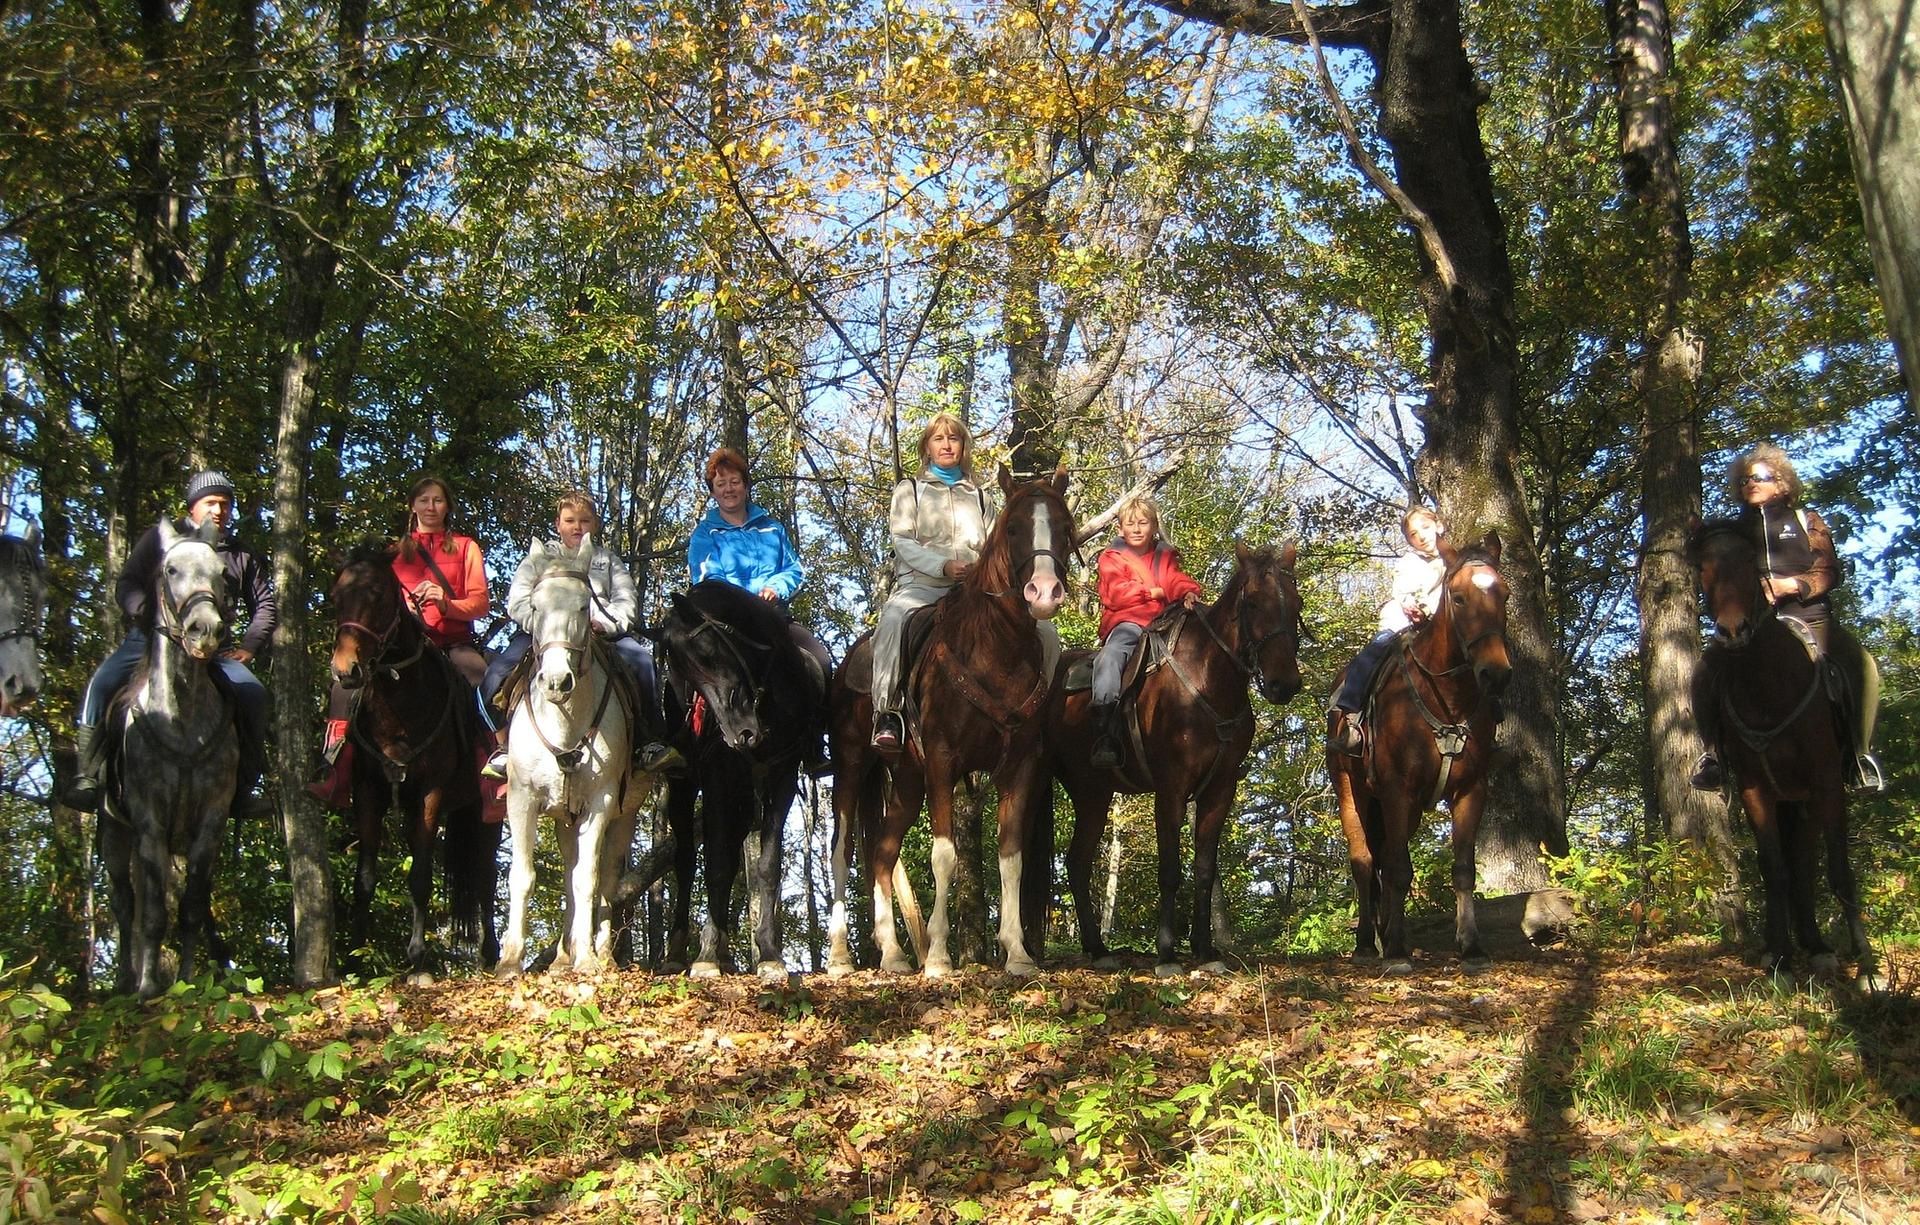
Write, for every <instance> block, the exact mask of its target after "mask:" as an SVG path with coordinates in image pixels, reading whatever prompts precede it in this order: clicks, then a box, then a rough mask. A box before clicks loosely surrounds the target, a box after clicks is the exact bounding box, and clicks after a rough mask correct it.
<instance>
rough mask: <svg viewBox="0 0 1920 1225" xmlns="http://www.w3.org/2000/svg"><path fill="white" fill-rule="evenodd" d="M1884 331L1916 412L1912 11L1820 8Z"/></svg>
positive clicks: (1916, 109)
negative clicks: (1883, 314) (1883, 310)
mask: <svg viewBox="0 0 1920 1225" xmlns="http://www.w3.org/2000/svg"><path fill="white" fill-rule="evenodd" d="M1820 9H1821V12H1822V13H1823V14H1824V15H1825V17H1826V28H1827V52H1828V55H1829V56H1830V57H1831V58H1832V61H1833V74H1834V79H1835V84H1836V85H1837V86H1838V89H1839V93H1840V102H1841V105H1842V106H1843V107H1844V108H1845V110H1846V115H1847V143H1848V145H1849V146H1850V147H1851V149H1852V152H1853V174H1854V179H1855V181H1856V182H1857V183H1858V184H1859V187H1860V208H1861V212H1862V213H1864V214H1865V217H1866V223H1867V244H1868V246H1869V248H1870V249H1871V250H1872V252H1873V269H1874V274H1875V277H1876V279H1878V281H1879V282H1880V301H1881V304H1882V305H1883V306H1885V308H1886V312H1887V327H1888V329H1889V330H1890V331H1891V332H1892V333H1893V344H1894V348H1895V349H1896V350H1898V352H1899V355H1900V370H1901V373H1902V374H1903V375H1905V377H1906V381H1907V411H1908V412H1909V413H1920V5H1917V4H1916V3H1915V0H1821V3H1820Z"/></svg>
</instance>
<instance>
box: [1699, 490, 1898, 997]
mask: <svg viewBox="0 0 1920 1225" xmlns="http://www.w3.org/2000/svg"><path fill="white" fill-rule="evenodd" d="M1687 559H1688V560H1689V561H1690V562H1692V563H1693V565H1694V567H1695V568H1696V569H1697V570H1698V571H1699V579H1700V583H1699V585H1700V591H1701V593H1702V594H1703V595H1704V596H1705V598H1706V607H1707V614H1708V615H1709V616H1710V617H1712V618H1713V625H1714V630H1713V642H1712V643H1711V644H1709V645H1708V647H1707V649H1706V652H1705V654H1704V655H1703V656H1702V657H1701V660H1700V670H1699V672H1698V673H1697V674H1696V679H1695V684H1694V709H1695V710H1696V711H1700V712H1701V713H1702V714H1704V715H1706V716H1707V717H1706V718H1705V719H1703V720H1702V722H1703V723H1705V724H1710V725H1717V733H1716V735H1715V739H1717V740H1718V741H1719V743H1718V745H1717V747H1718V749H1719V752H1720V760H1721V761H1722V762H1723V763H1725V765H1726V767H1727V769H1728V771H1729V773H1730V774H1731V776H1732V777H1733V778H1734V780H1735V783H1736V786H1737V788H1738V790H1739V793H1740V806H1741V807H1742V808H1744V809H1746V812H1747V822H1748V824H1750V825H1752V826H1753V840H1754V843H1755V845H1756V846H1757V847H1758V848H1759V852H1760V875H1761V878H1762V880H1763V881H1764V882H1765V885H1766V893H1767V948H1766V961H1767V969H1768V971H1769V972H1771V973H1774V974H1780V973H1783V972H1784V971H1785V970H1786V968H1787V964H1788V962H1789V960H1790V959H1791V957H1792V955H1793V943H1792V938H1791V936H1790V935H1789V933H1788V919H1789V915H1791V918H1792V924H1793V927H1794V928H1795V929H1796V930H1797V932H1798V935H1799V938H1800V947H1801V948H1803V949H1805V950H1806V952H1807V956H1808V958H1809V960H1810V961H1811V962H1812V964H1813V969H1814V970H1815V971H1816V972H1819V973H1832V972H1833V971H1834V970H1835V969H1837V968H1838V959H1837V958H1835V956H1834V954H1833V951H1832V950H1831V949H1830V948H1828V947H1827V942H1826V941H1825V940H1824V939H1822V938H1821V935H1820V927H1819V924H1818V922H1817V921H1816V918H1815V914H1814V902H1813V885H1814V876H1815V873H1816V872H1817V871H1818V869H1817V866H1816V865H1817V864H1818V862H1819V858H1820V850H1821V844H1822V843H1824V844H1825V849H1826V857H1827V883H1828V885H1829V886H1830V887H1831V888H1832V889H1833V894H1834V897H1836V898H1837V899H1839V902H1840V911H1841V914H1842V916H1843V917H1844V919H1845V921H1846V925H1847V935H1848V937H1849V938H1850V939H1851V940H1852V942H1853V952H1854V955H1855V956H1856V957H1858V958H1859V962H1860V974H1861V978H1862V980H1863V981H1865V982H1866V983H1867V984H1868V985H1871V984H1872V982H1873V979H1874V975H1875V971H1876V968H1877V967H1876V963H1875V959H1874V955H1873V950H1872V948H1871V947H1870V946H1869V945H1868V943H1867V931H1866V927H1865V925H1864V924H1862V922H1861V920H1860V896H1859V891H1858V887H1857V885H1856V883H1855V880H1854V875H1853V866H1852V864H1851V863H1850V862H1849V860H1848V858H1847V796H1846V781H1847V772H1848V769H1849V759H1848V749H1847V745H1846V742H1845V740H1844V739H1843V737H1842V735H1841V732H1840V727H1839V724H1838V723H1837V722H1836V718H1837V716H1836V713H1835V711H1834V707H1833V705H1832V703H1831V701H1830V700H1829V694H1830V693H1831V692H1832V689H1831V685H1832V678H1831V677H1830V675H1829V673H1830V672H1831V670H1832V665H1831V664H1830V663H1829V662H1828V661H1827V660H1826V659H1824V658H1823V659H1820V660H1818V661H1816V660H1815V659H1814V658H1813V655H1812V652H1811V651H1810V650H1809V649H1808V647H1807V645H1806V644H1805V643H1804V642H1803V641H1802V640H1801V638H1800V636H1799V635H1798V634H1796V633H1795V632H1794V630H1793V628H1792V627H1791V626H1789V625H1788V623H1787V619H1785V618H1782V617H1780V616H1777V615H1775V612H1774V607H1773V604H1772V603H1771V602H1770V601H1769V600H1768V599H1767V598H1766V594H1765V592H1764V590H1763V589H1762V586H1761V570H1760V542H1759V540H1758V539H1757V538H1756V537H1755V535H1754V533H1753V532H1752V531H1750V530H1749V529H1748V528H1747V527H1745V526H1743V525H1742V522H1741V521H1740V520H1737V519H1718V520H1715V521H1713V522H1710V523H1698V522H1696V523H1695V524H1694V528H1693V531H1692V533H1691V534H1690V536H1689V538H1688V540H1687Z"/></svg>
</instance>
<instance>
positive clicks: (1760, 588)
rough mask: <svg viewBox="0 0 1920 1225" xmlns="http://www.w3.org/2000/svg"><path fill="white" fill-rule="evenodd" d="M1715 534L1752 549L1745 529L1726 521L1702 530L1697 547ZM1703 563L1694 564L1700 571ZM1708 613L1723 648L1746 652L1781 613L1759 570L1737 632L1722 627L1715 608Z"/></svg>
mask: <svg viewBox="0 0 1920 1225" xmlns="http://www.w3.org/2000/svg"><path fill="white" fill-rule="evenodd" d="M1715 536H1732V537H1733V538H1735V539H1736V540H1738V541H1739V542H1740V543H1742V544H1744V545H1747V546H1748V547H1749V548H1751V547H1752V543H1753V542H1752V541H1750V540H1748V539H1747V535H1746V533H1745V532H1744V531H1743V530H1742V529H1740V528H1739V527H1737V526H1734V525H1732V524H1725V525H1721V526H1715V527H1709V528H1708V529H1707V530H1706V531H1704V532H1702V533H1701V535H1700V539H1699V540H1698V541H1697V542H1696V543H1695V547H1700V546H1704V545H1705V544H1706V542H1707V541H1709V540H1711V539H1713V538H1714V537H1715ZM1700 566H1701V563H1700V562H1695V563H1694V567H1693V568H1694V571H1695V573H1696V574H1697V573H1698V572H1699V570H1700ZM1755 569H1756V571H1757V570H1758V567H1755ZM1705 594H1706V592H1705V591H1704V590H1702V591H1701V595H1702V596H1705ZM1707 615H1708V616H1709V617H1712V619H1713V637H1714V640H1715V642H1716V643H1718V644H1719V646H1720V648H1721V649H1722V650H1726V651H1744V650H1745V649H1747V648H1748V647H1750V646H1752V645H1753V639H1754V636H1755V635H1757V634H1758V633H1759V632H1760V627H1761V626H1762V625H1764V624H1766V623H1767V622H1768V621H1770V620H1772V619H1773V618H1774V617H1776V616H1778V615H1779V610H1778V609H1776V608H1775V607H1774V606H1773V601H1772V600H1769V599H1768V598H1767V592H1766V587H1765V584H1764V583H1763V582H1762V581H1761V579H1760V576H1759V575H1758V574H1757V573H1756V574H1755V576H1754V582H1753V587H1752V589H1751V590H1750V591H1749V592H1748V594H1747V615H1746V617H1745V619H1744V620H1742V622H1741V624H1740V629H1739V631H1738V632H1737V633H1732V634H1729V633H1728V632H1727V631H1726V630H1725V629H1724V628H1722V626H1721V625H1720V619H1719V618H1718V617H1713V610H1712V609H1708V610H1707Z"/></svg>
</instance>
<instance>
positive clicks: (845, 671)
mask: <svg viewBox="0 0 1920 1225" xmlns="http://www.w3.org/2000/svg"><path fill="white" fill-rule="evenodd" d="M941 598H942V599H944V598H945V597H944V596H943V597H941ZM939 607H940V601H939V600H935V601H934V602H933V603H931V604H928V605H927V606H926V607H924V608H916V609H914V610H913V611H912V612H910V613H908V614H907V627H906V631H905V632H904V633H902V634H901V636H900V651H901V654H902V656H903V658H902V659H901V662H900V675H901V677H902V678H903V679H902V682H901V683H902V684H903V685H904V684H905V680H904V678H906V677H909V676H912V675H913V668H914V665H915V664H917V663H919V662H920V655H921V652H923V651H925V650H926V649H927V639H929V638H931V637H933V615H934V612H935V611H936V610H937V609H939ZM867 641H868V642H872V641H873V636H872V635H871V634H869V635H868V636H867ZM840 675H841V678H842V681H843V683H844V684H845V685H846V687H847V688H849V689H851V690H853V691H854V692H855V693H872V692H873V650H872V648H871V647H869V648H868V649H867V650H866V651H865V652H864V653H856V654H849V655H848V656H847V661H846V662H845V663H844V664H842V665H841V667H840Z"/></svg>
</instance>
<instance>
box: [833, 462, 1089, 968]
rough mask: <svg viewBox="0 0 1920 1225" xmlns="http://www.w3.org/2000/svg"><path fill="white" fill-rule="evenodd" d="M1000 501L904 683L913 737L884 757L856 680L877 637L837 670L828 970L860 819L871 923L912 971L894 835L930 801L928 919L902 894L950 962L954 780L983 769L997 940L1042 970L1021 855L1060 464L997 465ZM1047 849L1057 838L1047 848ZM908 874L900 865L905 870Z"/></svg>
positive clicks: (889, 956)
mask: <svg viewBox="0 0 1920 1225" xmlns="http://www.w3.org/2000/svg"><path fill="white" fill-rule="evenodd" d="M1000 489H1001V492H1002V494H1003V496H1004V498H1005V503H1006V509H1004V510H1003V511H1001V513H1000V516H999V518H998V519H996V520H995V522H994V525H993V529H992V530H991V531H990V532H989V533H988V534H987V539H986V541H985V543H984V544H982V546H981V549H980V559H979V561H978V562H977V563H976V564H975V565H974V567H973V569H972V570H971V571H969V572H968V574H967V577H966V578H964V579H963V580H961V581H960V582H959V583H958V584H956V585H955V587H954V589H953V590H952V591H951V592H950V593H949V594H947V595H946V596H943V597H942V598H941V599H940V601H939V602H938V603H937V604H935V605H934V606H933V608H934V611H933V613H932V614H931V615H932V618H933V622H932V629H931V631H930V634H929V637H928V638H927V641H926V645H925V648H924V649H923V650H922V651H921V652H920V655H919V658H918V660H917V661H916V662H915V663H914V665H913V667H912V670H911V671H910V672H909V673H908V674H907V678H906V683H905V685H904V686H903V689H904V692H905V695H906V698H907V705H908V707H909V710H910V712H911V715H910V717H909V720H908V722H909V728H908V736H907V743H906V744H905V746H903V749H902V750H901V751H900V752H899V753H897V754H895V755H894V757H895V758H896V759H895V760H894V761H892V762H889V761H888V760H887V759H886V756H885V755H883V754H882V753H881V752H880V751H879V750H878V749H875V748H874V747H873V745H872V741H871V736H872V728H873V698H872V695H871V694H869V693H865V692H861V691H860V683H861V682H860V681H859V680H858V678H859V677H861V676H870V675H871V667H872V664H871V661H872V651H873V639H872V636H871V635H869V636H867V637H865V638H863V639H861V640H860V642H858V643H856V644H855V645H854V648H853V650H852V651H850V652H849V653H848V658H847V663H846V664H845V666H843V667H841V668H840V670H839V671H838V672H837V673H835V675H834V686H833V698H832V702H831V708H832V712H833V714H832V722H831V724H830V727H831V731H832V738H833V761H834V776H833V777H834V785H833V807H834V816H835V829H834V850H833V876H834V900H833V917H832V920H831V922H830V932H831V936H832V942H833V943H832V954H831V957H830V960H829V963H828V968H829V970H830V971H831V972H835V973H845V972H847V971H849V970H851V969H852V968H853V955H852V951H851V950H850V949H849V948H848V946H847V914H846V886H847V876H848V871H849V869H848V863H849V850H850V846H851V839H852V837H853V836H854V832H855V831H856V830H858V831H859V832H860V836H861V840H862V842H863V844H864V847H865V850H866V861H867V873H868V884H869V886H870V887H871V889H872V891H873V935H874V940H875V942H876V943H877V944H878V945H879V947H880V953H881V959H880V965H881V968H882V969H885V970H888V971H893V972H907V971H910V970H911V969H912V968H913V963H912V962H911V961H910V960H908V958H907V956H906V954H905V953H904V952H903V951H902V950H901V948H900V942H899V937H898V935H897V933H896V932H895V930H894V894H895V890H896V872H895V870H896V868H897V867H898V866H899V860H900V844H901V842H902V840H903V839H904V838H905V837H906V833H907V829H908V827H909V826H910V825H911V824H912V823H913V821H914V820H915V819H916V818H917V817H918V816H919V815H920V803H921V800H922V799H923V798H924V799H925V800H926V801H927V809H928V816H929V820H930V821H931V824H932V827H933V882H934V885H933V908H932V915H931V917H930V919H929V920H928V922H927V924H926V929H925V931H924V933H922V932H920V931H918V930H917V924H914V923H913V922H912V917H913V916H914V915H916V914H917V907H915V906H914V904H913V902H912V898H911V889H910V887H908V893H909V896H908V897H907V898H906V899H903V901H904V903H905V905H906V907H907V911H908V915H909V926H910V927H914V928H916V930H915V931H914V933H913V934H914V943H915V944H916V945H917V946H918V947H920V948H921V949H922V950H924V956H923V961H922V969H923V970H924V972H925V973H926V974H927V975H928V976H929V977H937V976H940V975H943V974H946V973H949V972H950V971H951V970H952V968H953V962H952V958H951V956H950V955H949V953H948V950H947V895H948V892H949V890H950V889H951V886H952V883H953V874H954V865H955V859H956V853H955V849H954V843H953V788H954V785H955V784H956V783H958V782H959V781H960V780H961V779H962V778H963V777H965V776H966V775H967V774H969V773H972V772H974V771H979V770H984V771H987V772H988V773H990V774H991V775H992V777H993V782H994V786H995V788H996V790H997V791H998V792H999V812H998V814H997V824H998V827H999V858H1000V944H1001V947H1002V949H1003V950H1004V951H1005V954H1006V971H1007V973H1008V974H1011V975H1014V976H1016V977H1028V976H1031V975H1034V974H1037V973H1039V971H1040V967H1039V965H1038V964H1037V962H1036V961H1035V960H1034V957H1033V955H1032V952H1031V951H1030V950H1029V948H1028V940H1029V938H1030V937H1029V933H1028V932H1027V931H1026V930H1025V927H1024V925H1023V923H1022V881H1023V864H1024V860H1025V857H1026V855H1027V843H1028V837H1027V830H1026V826H1027V823H1028V821H1029V819H1030V814H1031V810H1032V806H1033V804H1034V799H1033V792H1034V789H1035V788H1037V787H1040V786H1045V785H1048V784H1047V778H1046V771H1045V769H1044V767H1043V765H1042V763H1041V730H1042V720H1041V719H1040V717H1039V716H1040V713H1041V710H1042V707H1043V704H1044V703H1045V700H1046V696H1047V691H1048V690H1049V689H1050V688H1051V686H1052V680H1053V678H1052V676H1051V674H1050V671H1049V669H1048V668H1047V666H1046V662H1047V661H1046V649H1045V647H1044V645H1043V643H1042V641H1041V637H1040V633H1039V631H1038V629H1037V626H1038V624H1039V622H1041V621H1046V620H1050V619H1052V617H1053V616H1054V614H1055V613H1057V612H1058V611H1059V610H1060V604H1061V602H1062V601H1063V600H1064V599H1065V598H1066V586H1065V583H1064V579H1063V576H1064V574H1065V572H1066V561H1065V558H1066V554H1067V553H1068V552H1069V551H1071V550H1072V548H1073V544H1074V539H1075V537H1074V525H1073V513H1072V511H1071V510H1069V509H1068V507H1067V501H1066V496H1065V495H1066V489H1067V474H1066V472H1065V471H1064V470H1061V471H1058V472H1055V473H1054V474H1053V476H1052V477H1051V478H1044V479H1041V480H1036V481H1029V482H1025V483H1022V484H1015V483H1014V481H1013V478H1012V477H1011V476H1009V475H1008V474H1007V471H1006V469H1004V468H1002V469H1001V470H1000ZM1047 854H1048V855H1051V854H1052V848H1051V847H1049V848H1047ZM899 885H901V886H904V885H905V880H904V877H903V876H902V877H900V878H899Z"/></svg>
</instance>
